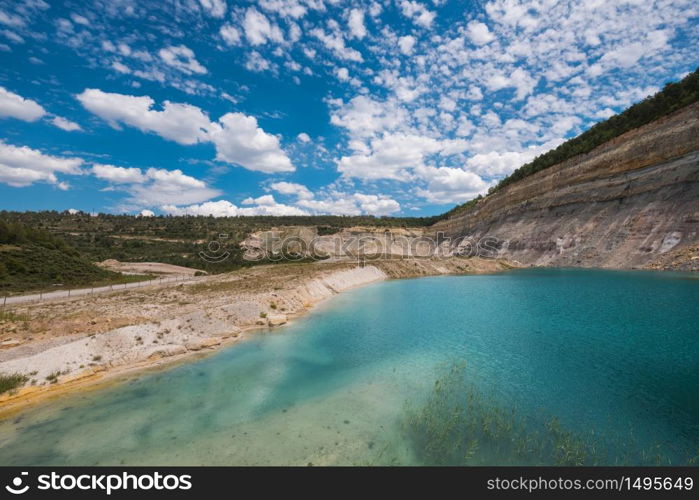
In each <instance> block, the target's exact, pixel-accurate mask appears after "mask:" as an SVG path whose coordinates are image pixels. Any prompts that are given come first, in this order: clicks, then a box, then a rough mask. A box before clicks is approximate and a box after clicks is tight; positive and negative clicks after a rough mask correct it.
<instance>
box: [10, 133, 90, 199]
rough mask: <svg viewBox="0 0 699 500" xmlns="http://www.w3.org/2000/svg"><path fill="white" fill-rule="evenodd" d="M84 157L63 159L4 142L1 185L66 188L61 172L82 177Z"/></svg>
mask: <svg viewBox="0 0 699 500" xmlns="http://www.w3.org/2000/svg"><path fill="white" fill-rule="evenodd" d="M82 164H83V160H82V159H80V158H62V157H58V156H52V155H47V154H44V153H42V152H41V151H38V150H35V149H31V148H29V147H27V146H14V145H11V144H7V143H5V142H3V141H0V182H1V183H4V184H8V185H10V186H12V187H26V186H30V185H32V184H34V183H36V182H46V183H49V184H54V185H56V186H57V187H59V188H61V189H63V188H66V187H67V186H68V184H67V183H65V182H62V181H59V180H58V177H57V176H56V174H57V173H60V174H66V175H80V174H81V173H82V171H81V169H80V166H81V165H82Z"/></svg>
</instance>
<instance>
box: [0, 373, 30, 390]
mask: <svg viewBox="0 0 699 500" xmlns="http://www.w3.org/2000/svg"><path fill="white" fill-rule="evenodd" d="M27 380H29V377H27V376H26V375H21V374H19V373H12V374H5V373H3V374H0V394H4V393H6V392H8V391H13V390H15V389H18V388H20V387H22V386H23V385H24V384H26V383H27Z"/></svg>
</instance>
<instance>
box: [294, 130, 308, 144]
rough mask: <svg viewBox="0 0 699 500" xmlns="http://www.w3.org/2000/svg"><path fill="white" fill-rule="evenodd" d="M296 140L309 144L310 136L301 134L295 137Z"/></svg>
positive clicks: (304, 133)
mask: <svg viewBox="0 0 699 500" xmlns="http://www.w3.org/2000/svg"><path fill="white" fill-rule="evenodd" d="M296 138H297V139H298V140H299V141H301V142H311V136H309V135H308V134H307V133H306V132H301V133H300V134H299V135H297V136H296Z"/></svg>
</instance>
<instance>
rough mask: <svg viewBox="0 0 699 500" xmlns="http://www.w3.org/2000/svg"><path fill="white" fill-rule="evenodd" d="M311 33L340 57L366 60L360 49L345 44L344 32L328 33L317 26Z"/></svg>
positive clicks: (360, 60) (351, 59)
mask: <svg viewBox="0 0 699 500" xmlns="http://www.w3.org/2000/svg"><path fill="white" fill-rule="evenodd" d="M310 34H311V35H313V36H314V37H316V38H317V39H318V40H320V41H321V42H322V43H323V45H325V47H326V48H327V49H328V50H331V51H332V52H333V53H335V55H336V56H337V57H339V58H340V59H344V60H347V61H355V62H363V61H364V58H363V57H362V54H361V53H360V52H359V51H358V50H355V49H353V48H351V47H347V46H346V45H345V39H344V38H343V37H342V33H340V32H336V33H326V32H325V31H323V30H322V29H320V28H315V29H312V30H311V31H310Z"/></svg>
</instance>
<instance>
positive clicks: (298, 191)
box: [269, 182, 313, 200]
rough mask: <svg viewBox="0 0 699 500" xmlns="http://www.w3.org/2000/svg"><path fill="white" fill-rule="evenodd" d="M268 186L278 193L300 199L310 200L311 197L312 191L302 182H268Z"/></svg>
mask: <svg viewBox="0 0 699 500" xmlns="http://www.w3.org/2000/svg"><path fill="white" fill-rule="evenodd" d="M269 187H270V189H273V190H274V191H276V192H277V193H279V194H284V195H289V196H296V197H297V198H299V199H301V200H310V199H311V198H313V193H312V192H311V191H310V190H309V189H308V188H307V187H306V186H304V185H303V184H297V183H295V182H274V183H272V184H270V186H269Z"/></svg>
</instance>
